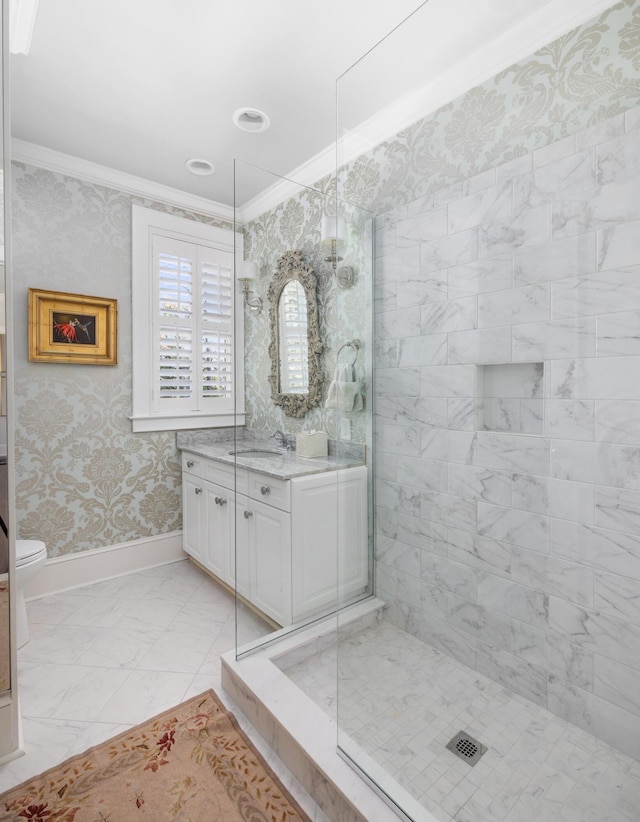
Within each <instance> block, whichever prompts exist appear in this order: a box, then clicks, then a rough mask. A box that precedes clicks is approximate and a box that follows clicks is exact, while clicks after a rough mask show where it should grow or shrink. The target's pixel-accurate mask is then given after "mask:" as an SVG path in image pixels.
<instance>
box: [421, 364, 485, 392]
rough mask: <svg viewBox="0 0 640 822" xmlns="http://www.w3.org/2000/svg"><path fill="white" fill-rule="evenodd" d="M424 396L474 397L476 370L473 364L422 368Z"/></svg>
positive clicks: (422, 390)
mask: <svg viewBox="0 0 640 822" xmlns="http://www.w3.org/2000/svg"><path fill="white" fill-rule="evenodd" d="M420 371H421V375H422V382H421V389H420V391H419V392H418V395H420V396H423V397H447V398H453V397H467V398H468V397H473V396H475V378H476V370H475V367H474V366H473V365H436V366H425V367H424V368H422V369H420Z"/></svg>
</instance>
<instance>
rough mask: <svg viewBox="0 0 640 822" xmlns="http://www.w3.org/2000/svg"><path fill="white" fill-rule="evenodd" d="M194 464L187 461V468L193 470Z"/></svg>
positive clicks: (191, 461)
mask: <svg viewBox="0 0 640 822" xmlns="http://www.w3.org/2000/svg"><path fill="white" fill-rule="evenodd" d="M194 465H195V462H194V461H193V460H187V468H193V466H194Z"/></svg>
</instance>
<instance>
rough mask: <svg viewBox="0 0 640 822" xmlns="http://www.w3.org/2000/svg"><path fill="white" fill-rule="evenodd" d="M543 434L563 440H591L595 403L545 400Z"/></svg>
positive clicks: (589, 401) (590, 401)
mask: <svg viewBox="0 0 640 822" xmlns="http://www.w3.org/2000/svg"><path fill="white" fill-rule="evenodd" d="M546 410H547V420H546V431H545V434H546V436H548V437H553V438H555V439H563V440H593V439H594V437H595V423H596V415H595V403H594V402H593V401H592V400H547V402H546Z"/></svg>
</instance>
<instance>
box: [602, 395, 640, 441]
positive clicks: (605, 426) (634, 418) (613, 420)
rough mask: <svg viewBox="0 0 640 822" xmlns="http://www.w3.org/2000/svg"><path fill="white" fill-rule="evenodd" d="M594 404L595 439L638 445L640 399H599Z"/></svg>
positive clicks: (639, 434)
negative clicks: (611, 400) (612, 400)
mask: <svg viewBox="0 0 640 822" xmlns="http://www.w3.org/2000/svg"><path fill="white" fill-rule="evenodd" d="M595 405H596V431H595V438H596V440H598V441H605V442H620V443H626V444H627V445H640V401H637V400H628V401H626V402H625V401H624V400H617V401H615V402H609V401H607V400H599V401H597V402H596V404H595Z"/></svg>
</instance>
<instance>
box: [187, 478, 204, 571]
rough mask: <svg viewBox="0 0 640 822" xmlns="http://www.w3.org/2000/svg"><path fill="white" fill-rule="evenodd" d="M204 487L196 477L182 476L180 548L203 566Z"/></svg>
mask: <svg viewBox="0 0 640 822" xmlns="http://www.w3.org/2000/svg"><path fill="white" fill-rule="evenodd" d="M204 486H205V483H204V482H203V481H202V480H201V479H199V478H198V477H194V476H191V475H190V474H183V475H182V548H183V549H184V550H185V551H186V552H187V554H190V556H192V557H193V558H194V559H196V560H198V562H201V563H202V564H203V565H204V564H205V559H204V557H203V547H204V545H205V540H206V527H207V526H206V514H207V512H206V508H205V502H204V496H205V495H204Z"/></svg>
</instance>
